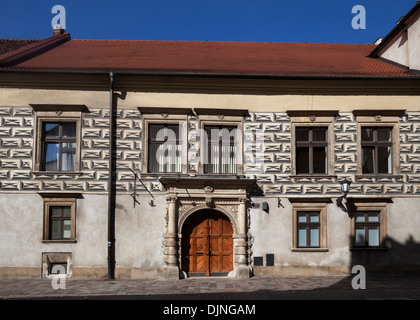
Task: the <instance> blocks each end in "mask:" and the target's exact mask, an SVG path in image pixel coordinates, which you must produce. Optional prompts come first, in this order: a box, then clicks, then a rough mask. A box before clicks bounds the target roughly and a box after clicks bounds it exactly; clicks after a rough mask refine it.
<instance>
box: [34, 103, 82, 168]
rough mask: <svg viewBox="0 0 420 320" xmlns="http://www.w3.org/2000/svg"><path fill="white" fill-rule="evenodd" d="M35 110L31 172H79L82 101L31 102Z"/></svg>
mask: <svg viewBox="0 0 420 320" xmlns="http://www.w3.org/2000/svg"><path fill="white" fill-rule="evenodd" d="M31 106H32V108H33V109H34V111H35V118H36V120H35V124H36V128H35V129H36V130H35V137H34V138H35V141H34V145H35V156H34V165H33V168H34V171H33V172H34V173H35V174H38V173H41V172H42V174H45V173H54V174H57V173H63V174H78V173H80V158H81V144H82V140H81V122H82V114H83V112H87V111H88V109H87V108H86V106H84V105H44V104H42V105H41V104H31Z"/></svg>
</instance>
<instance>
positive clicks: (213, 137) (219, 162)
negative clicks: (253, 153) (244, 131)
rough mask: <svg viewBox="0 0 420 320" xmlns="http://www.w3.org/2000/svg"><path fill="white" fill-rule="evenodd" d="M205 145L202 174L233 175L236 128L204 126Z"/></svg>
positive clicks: (235, 159)
mask: <svg viewBox="0 0 420 320" xmlns="http://www.w3.org/2000/svg"><path fill="white" fill-rule="evenodd" d="M204 131H205V133H206V136H207V145H206V146H205V147H204V173H206V174H230V173H231V174H234V173H236V165H237V158H236V156H237V154H236V153H237V142H238V139H237V136H236V135H237V127H236V126H204Z"/></svg>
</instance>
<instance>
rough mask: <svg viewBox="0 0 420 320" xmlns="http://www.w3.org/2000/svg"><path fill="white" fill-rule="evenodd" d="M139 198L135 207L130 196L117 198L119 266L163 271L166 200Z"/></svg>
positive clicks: (163, 198)
mask: <svg viewBox="0 0 420 320" xmlns="http://www.w3.org/2000/svg"><path fill="white" fill-rule="evenodd" d="M154 197H155V199H154V203H155V206H153V207H152V206H150V204H149V201H150V200H152V198H151V197H150V196H149V195H141V196H139V197H137V200H138V201H139V202H140V204H137V203H136V206H135V207H134V205H133V199H132V198H131V196H128V195H120V196H117V200H116V212H115V238H116V242H115V246H116V253H115V260H116V267H133V268H146V269H147V268H159V267H162V266H163V258H164V256H163V234H164V233H165V214H166V197H165V195H156V194H155V195H154Z"/></svg>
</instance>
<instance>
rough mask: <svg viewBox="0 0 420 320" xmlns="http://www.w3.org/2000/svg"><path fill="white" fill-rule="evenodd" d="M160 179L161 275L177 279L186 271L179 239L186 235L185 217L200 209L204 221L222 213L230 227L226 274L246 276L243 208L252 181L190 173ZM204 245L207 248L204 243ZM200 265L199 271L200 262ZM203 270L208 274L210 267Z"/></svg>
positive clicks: (247, 253)
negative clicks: (162, 200)
mask: <svg viewBox="0 0 420 320" xmlns="http://www.w3.org/2000/svg"><path fill="white" fill-rule="evenodd" d="M160 181H161V182H162V183H163V184H164V186H165V187H166V190H167V209H166V228H165V229H166V230H165V234H164V238H165V240H164V243H163V244H164V255H165V258H164V263H165V274H164V276H165V278H166V279H179V278H180V277H182V275H183V274H188V272H186V271H185V270H183V269H184V268H183V266H184V264H185V263H186V262H185V256H184V257H183V241H187V240H183V237H185V236H186V235H185V232H184V229H183V228H184V227H185V228H188V225H189V222H188V221H189V217H190V216H191V217H194V216H196V215H197V213H200V214H201V217H202V218H203V219H204V220H206V219H207V224H208V223H209V221H210V220H211V219H212V217H213V216H214V215H219V216H221V215H222V216H224V217H225V218H224V219H223V220H224V221H228V222H229V224H230V225H231V228H232V245H233V248H232V270H231V271H230V272H229V275H230V276H233V277H237V278H249V277H250V275H251V273H252V270H251V266H250V265H251V264H250V257H251V249H250V247H251V245H250V234H249V211H248V210H247V209H248V200H249V188H250V187H251V186H252V185H253V183H254V182H255V181H254V180H248V179H238V178H235V179H233V178H218V179H211V180H210V179H201V178H190V177H188V178H161V179H160ZM216 213H217V214H216ZM191 219H194V218H191ZM197 219H198V218H197ZM209 219H210V220H209ZM204 220H203V221H204ZM203 221H202V222H203ZM189 227H191V226H189ZM185 230H187V229H185ZM204 249H205V250H207V247H206V248H204ZM203 253H204V252H203ZM219 258H220V257H219ZM183 259H184V260H183ZM206 259H207V258H206ZM210 259H211V257H210ZM215 259H216V258H215ZM226 259H227V258H226ZM205 261H207V260H205V259H201V263H205ZM200 268H201V269H199V270H200V273H202V272H201V271H202V270H204V269H203V266H200ZM182 270H183V271H184V272H185V273H183V272H182ZM215 270H216V269H215ZM205 273H206V275H211V273H212V272H211V268H210V267H208V270H207V269H206V272H205Z"/></svg>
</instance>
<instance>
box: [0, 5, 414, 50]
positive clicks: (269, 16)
mask: <svg viewBox="0 0 420 320" xmlns="http://www.w3.org/2000/svg"><path fill="white" fill-rule="evenodd" d="M1 2H2V5H1V11H0V38H46V37H49V36H51V35H52V30H51V20H52V19H53V18H54V16H55V14H53V13H51V9H52V8H53V6H54V5H62V6H64V8H65V9H66V31H67V32H69V33H70V35H71V37H72V38H73V39H125V40H200V41H264V42H265V41H270V42H331V43H373V42H374V41H375V40H376V39H377V38H379V37H382V36H385V35H386V34H387V33H388V32H389V31H390V30H391V29H392V28H393V27H394V26H395V23H396V21H397V20H398V19H399V18H400V17H402V16H403V15H405V14H406V13H407V12H408V11H409V10H410V9H411V8H412V7H413V6H414V5H415V3H416V0H311V1H310V0H301V1H296V0H295V1H293V0H211V1H209V0H194V1H192V0H180V1H175V0H149V1H142V0H137V1H134V0H120V1H117V0H112V1H111V0H84V1H82V0H53V1H50V0H31V1H21V0H1ZM355 5H362V6H363V7H364V8H365V10H366V29H357V30H355V29H353V28H352V25H351V22H352V19H353V18H354V17H355V16H356V14H352V12H351V11H352V8H353V6H355Z"/></svg>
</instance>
